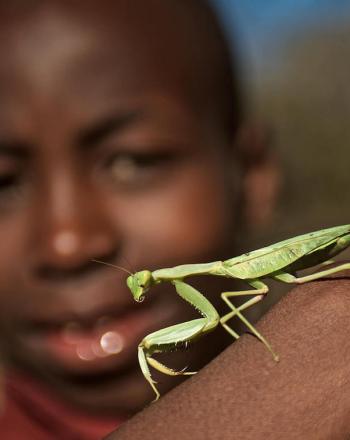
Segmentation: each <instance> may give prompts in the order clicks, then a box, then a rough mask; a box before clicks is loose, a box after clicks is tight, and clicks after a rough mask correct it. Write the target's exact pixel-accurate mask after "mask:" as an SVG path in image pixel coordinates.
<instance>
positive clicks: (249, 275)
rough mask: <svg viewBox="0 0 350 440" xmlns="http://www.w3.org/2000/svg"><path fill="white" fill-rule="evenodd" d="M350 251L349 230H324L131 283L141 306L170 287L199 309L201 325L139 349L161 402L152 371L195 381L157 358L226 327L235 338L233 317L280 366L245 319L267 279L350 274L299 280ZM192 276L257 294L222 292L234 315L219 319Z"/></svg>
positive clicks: (145, 273) (169, 332) (162, 334)
mask: <svg viewBox="0 0 350 440" xmlns="http://www.w3.org/2000/svg"><path fill="white" fill-rule="evenodd" d="M348 246H350V225H343V226H337V227H333V228H328V229H323V230H320V231H316V232H311V233H309V234H305V235H300V236H297V237H294V238H291V239H289V240H284V241H281V242H279V243H276V244H273V245H271V246H267V247H264V248H261V249H258V250H255V251H253V252H248V253H245V254H243V255H240V256H238V257H234V258H230V259H228V260H225V261H214V262H212V263H206V264H185V265H181V266H176V267H173V268H166V269H159V270H155V271H153V272H151V271H149V270H142V271H140V272H137V273H135V274H132V275H130V276H129V277H128V278H127V285H128V287H129V289H130V290H131V292H132V295H133V297H134V299H135V300H136V301H138V302H141V301H142V300H143V299H144V296H145V293H146V292H147V290H148V289H149V288H150V287H152V286H153V285H155V284H158V283H161V282H164V281H167V282H170V283H172V284H173V285H174V287H175V290H176V292H177V294H178V295H179V296H180V297H181V298H183V299H184V300H185V301H187V302H188V303H190V304H191V305H192V306H194V307H195V308H196V309H197V310H198V312H199V313H200V314H201V315H202V317H201V318H199V319H194V320H192V321H187V322H183V323H180V324H176V325H172V326H170V327H167V328H164V329H162V330H158V331H156V332H153V333H151V334H149V335H147V336H146V337H145V338H144V339H143V340H142V341H141V343H140V344H139V347H138V359H139V363H140V367H141V370H142V373H143V375H144V377H145V379H146V380H147V381H148V383H149V384H150V385H151V387H152V389H153V390H154V392H155V394H156V398H155V400H158V399H159V397H160V394H159V391H158V390H157V388H156V382H155V381H154V380H153V379H152V376H151V372H150V368H149V367H150V366H151V367H153V368H154V369H156V370H158V371H160V372H162V373H164V374H167V375H171V376H176V375H192V374H195V372H191V371H186V370H182V371H175V370H173V369H171V368H169V367H167V366H165V365H163V364H162V363H160V362H159V361H158V360H156V359H154V358H153V357H152V355H153V354H154V353H162V352H167V351H171V350H174V349H177V348H178V347H179V346H182V345H185V346H187V344H188V343H190V342H193V341H195V340H196V339H198V338H199V337H201V336H204V335H205V334H206V333H208V332H210V331H212V330H214V329H215V328H216V327H217V326H218V325H219V324H221V325H222V326H223V327H224V328H225V329H226V330H227V331H228V333H230V334H231V335H232V336H233V338H235V339H238V338H239V335H238V334H237V333H236V332H235V331H234V330H233V329H232V328H230V327H229V325H228V321H229V320H230V319H232V318H233V317H234V316H235V317H237V318H239V319H240V320H241V321H242V322H243V323H244V324H245V325H246V327H247V328H248V329H249V330H250V331H251V332H252V333H253V334H254V335H255V336H256V337H257V338H258V339H259V340H260V341H261V342H262V343H263V344H264V345H265V346H266V347H267V349H268V350H269V351H270V352H271V354H272V356H273V358H274V360H275V361H278V355H277V354H276V353H275V352H274V351H273V349H272V347H271V345H270V344H269V342H268V341H267V340H266V339H265V338H264V336H263V335H261V334H260V332H259V331H258V330H257V329H256V328H255V327H254V326H253V325H252V324H251V323H250V322H249V321H248V320H247V319H246V318H245V317H244V315H243V314H242V313H241V312H243V311H244V310H247V309H248V308H249V307H251V306H253V305H254V304H257V303H258V302H259V301H261V300H262V299H263V298H264V296H265V295H266V294H267V293H268V291H269V288H268V286H267V285H266V284H265V283H264V282H263V281H262V280H264V279H265V278H270V279H274V280H277V281H281V282H283V283H295V284H301V283H307V282H309V281H313V280H317V279H319V278H322V277H325V276H328V275H331V274H334V273H336V272H339V271H341V270H344V269H350V263H344V264H339V265H337V266H335V267H332V268H328V269H324V270H320V271H318V272H316V273H313V274H312V275H307V276H302V277H297V276H296V273H297V272H298V271H299V270H303V269H307V268H310V267H313V266H315V265H318V264H321V263H322V264H323V265H327V264H329V263H331V262H332V261H331V260H330V259H331V258H332V257H333V256H335V255H337V254H339V253H340V252H342V251H343V250H344V249H346V248H347V247H348ZM193 275H214V276H219V277H227V278H236V279H240V280H244V281H246V282H247V284H248V285H249V286H251V287H252V288H253V289H250V290H244V291H234V292H223V293H221V298H222V299H223V300H224V301H225V303H226V304H227V306H228V307H229V309H230V312H228V313H227V314H225V315H224V316H222V317H220V316H219V314H218V312H217V311H216V309H215V308H214V307H213V305H212V304H211V303H210V302H209V301H208V300H207V299H206V298H205V297H204V296H203V295H202V294H201V293H200V292H199V291H198V290H196V289H195V288H193V287H192V286H190V285H189V284H187V283H186V282H184V279H185V278H187V277H189V276H193ZM244 295H248V296H251V297H252V298H250V299H248V301H246V302H245V303H243V304H242V305H240V306H239V307H235V306H234V304H232V302H231V301H230V298H234V297H238V296H244Z"/></svg>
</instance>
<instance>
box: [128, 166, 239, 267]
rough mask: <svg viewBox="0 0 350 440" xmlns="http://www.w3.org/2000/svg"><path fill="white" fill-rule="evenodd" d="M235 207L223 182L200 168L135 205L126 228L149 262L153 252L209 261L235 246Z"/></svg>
mask: <svg viewBox="0 0 350 440" xmlns="http://www.w3.org/2000/svg"><path fill="white" fill-rule="evenodd" d="M199 171H202V172H199ZM234 205H235V203H234V201H233V200H230V198H229V196H228V194H227V189H226V188H225V185H224V183H223V179H222V178H221V177H220V176H219V175H218V174H215V173H214V172H213V170H208V169H202V170H198V171H197V173H195V172H194V173H192V174H189V175H188V176H183V178H182V179H178V180H177V181H176V182H174V184H173V185H172V186H171V185H169V186H168V188H165V189H164V190H162V191H154V192H150V193H149V194H148V195H147V194H145V195H144V197H143V198H140V199H139V200H138V203H137V204H135V205H134V206H133V205H132V204H131V205H130V206H129V207H128V210H129V214H128V215H125V219H129V221H128V222H127V224H126V225H125V228H126V229H127V230H128V237H129V239H130V242H131V243H133V246H132V247H133V248H134V249H135V248H136V247H137V248H138V251H139V252H140V251H141V249H143V252H144V250H145V249H147V252H148V258H149V259H151V255H150V254H153V255H155V254H157V255H158V257H159V260H161V258H163V259H165V261H167V260H169V259H172V260H176V259H178V263H181V262H183V263H184V262H189V261H188V259H195V258H202V259H203V258H210V256H215V254H216V253H218V252H220V249H222V248H223V246H224V245H225V246H226V245H227V242H228V241H230V240H232V242H233V238H234V216H235V213H234V212H233V206H234ZM131 211H134V212H133V213H132V212H131ZM145 259H147V257H146V258H145ZM186 259H187V261H184V260H186ZM160 263H161V261H160Z"/></svg>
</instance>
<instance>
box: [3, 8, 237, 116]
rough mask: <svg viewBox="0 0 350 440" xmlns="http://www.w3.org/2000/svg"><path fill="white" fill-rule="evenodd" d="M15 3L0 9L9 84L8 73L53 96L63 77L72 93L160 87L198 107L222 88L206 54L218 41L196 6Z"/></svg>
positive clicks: (217, 70)
mask: <svg viewBox="0 0 350 440" xmlns="http://www.w3.org/2000/svg"><path fill="white" fill-rule="evenodd" d="M22 1H23V5H24V6H23V7H22V6H19V5H20V3H21V1H19V2H18V3H17V2H16V3H17V7H13V8H11V7H8V6H5V5H4V4H3V5H1V3H0V29H2V30H0V35H1V34H2V35H3V38H1V40H2V41H3V43H2V44H1V40H0V56H1V54H2V57H3V58H4V57H5V58H13V59H14V63H13V65H14V69H12V70H11V68H10V71H9V74H8V75H7V76H9V77H10V78H11V77H12V75H13V70H15V71H17V72H20V74H22V75H27V77H28V76H29V77H31V78H30V79H32V80H36V83H37V84H38V86H39V87H40V89H41V90H43V87H44V86H45V84H46V83H47V84H48V86H49V87H50V86H51V88H52V84H54V86H55V88H56V90H57V91H58V92H59V88H60V85H61V86H62V87H63V88H64V87H65V88H67V78H68V79H69V81H71V82H72V87H74V83H76V82H77V81H78V82H80V81H82V86H83V83H84V82H86V83H87V84H89V82H90V81H92V82H93V81H95V79H96V77H98V76H100V77H101V79H102V80H103V81H105V83H106V87H107V84H108V83H109V84H110V85H112V86H113V87H115V86H116V87H118V86H119V87H121V88H127V87H128V86H130V87H133V88H134V90H135V91H136V90H137V89H138V88H140V89H143V90H144V89H145V87H146V86H147V87H150V88H152V87H158V88H159V87H166V88H168V89H172V91H175V93H180V94H182V95H183V96H184V97H186V99H188V98H189V99H191V101H192V102H194V103H195V105H198V106H199V107H201V106H202V102H201V101H202V99H203V100H204V101H206V102H208V94H213V97H214V95H215V94H216V93H217V89H216V87H217V84H220V86H221V85H222V81H220V79H222V78H221V75H222V72H220V69H219V68H218V65H217V62H216V60H213V62H210V55H208V54H209V53H210V52H211V51H212V52H213V53H214V52H215V56H217V53H216V52H217V51H215V50H211V49H216V48H217V44H216V43H217V41H215V39H217V36H216V35H215V32H213V30H212V29H211V30H210V26H208V20H207V18H208V17H207V16H208V14H204V19H200V17H199V18H198V16H197V15H196V13H197V14H198V12H200V10H201V8H200V7H199V6H198V5H200V3H201V0H142V1H141V0H139V1H127V0H113V1H112V0H104V1H102V2H101V1H97V0H86V1H84V0H71V1H68V0H45V1H41V0H39V1H36V2H33V3H31V4H32V5H34V4H36V5H37V6H36V7H33V8H32V9H30V8H28V7H25V5H26V1H25V0H22ZM6 9H7V11H6ZM4 12H8V13H4ZM4 34H5V35H4ZM9 35H10V38H9ZM11 36H12V38H11ZM9 41H12V45H11V43H10V44H9ZM5 42H6V44H5ZM212 43H213V44H212ZM211 46H213V47H212V48H211ZM225 55H226V54H225ZM220 56H221V55H219V57H220ZM5 64H6V65H8V66H11V63H3V66H4V65H5ZM1 70H3V69H1V68H0V75H1ZM216 76H217V77H216ZM62 79H63V82H62ZM228 81H231V78H229V79H228ZM0 82H1V76H0ZM60 82H61V84H59V83H60ZM112 83H113V84H112ZM0 89H1V84H0ZM210 89H212V90H210ZM96 93H98V91H97V90H96ZM107 93H108V92H107ZM214 99H216V97H214Z"/></svg>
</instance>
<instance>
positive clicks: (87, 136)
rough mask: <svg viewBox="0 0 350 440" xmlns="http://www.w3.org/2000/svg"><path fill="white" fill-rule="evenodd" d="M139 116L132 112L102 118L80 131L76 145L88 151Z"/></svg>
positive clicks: (138, 113)
mask: <svg viewBox="0 0 350 440" xmlns="http://www.w3.org/2000/svg"><path fill="white" fill-rule="evenodd" d="M140 116H141V112H140V111H134V112H128V113H123V114H121V113H116V114H114V115H112V116H107V117H105V118H102V119H100V120H99V121H97V122H96V123H95V124H93V125H92V126H90V127H89V128H86V129H83V130H81V132H80V134H78V137H77V145H78V146H79V147H81V148H83V149H90V148H92V147H94V146H95V145H96V144H98V142H100V141H101V140H103V139H104V138H106V137H107V136H108V135H110V134H111V133H113V132H114V131H117V130H120V129H122V128H124V127H125V126H126V125H128V124H130V123H131V122H133V121H134V120H135V119H138V118H139V117H140Z"/></svg>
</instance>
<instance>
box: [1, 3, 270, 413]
mask: <svg viewBox="0 0 350 440" xmlns="http://www.w3.org/2000/svg"><path fill="white" fill-rule="evenodd" d="M113 3H114V6H111V4H113ZM130 3H132V2H112V3H111V4H109V2H107V3H106V8H100V7H98V6H97V2H96V3H95V2H88V6H87V7H86V8H82V3H80V2H79V1H77V2H70V3H69V5H66V4H65V2H57V4H56V2H46V7H41V8H40V7H39V8H38V9H37V10H35V8H33V9H28V12H27V13H25V12H23V13H13V12H8V11H7V10H6V7H5V6H1V5H0V6H1V8H4V10H3V11H1V13H0V17H1V25H0V29H1V31H0V53H1V58H2V60H6V62H3V63H1V66H0V103H1V104H0V242H1V254H0V279H1V283H0V301H1V307H0V323H1V324H0V325H1V337H2V343H3V350H4V358H5V360H6V361H7V363H8V364H9V366H10V369H13V368H16V369H17V370H19V371H21V372H25V373H26V374H29V375H32V376H33V377H40V381H42V382H43V383H45V384H46V385H47V386H48V387H49V388H50V389H51V390H53V391H54V392H56V393H57V395H58V396H60V397H61V398H63V399H64V400H65V401H66V402H69V403H72V404H74V405H76V406H78V407H82V408H85V409H87V410H89V411H92V412H103V413H108V414H115V413H116V412H117V413H119V414H125V415H129V414H132V413H134V412H135V411H137V410H138V409H139V408H141V407H143V406H144V405H145V404H146V403H147V402H149V401H150V400H151V399H152V398H153V395H152V392H151V390H150V389H149V386H148V385H147V384H146V383H145V381H144V379H143V377H142V375H141V373H140V370H139V366H138V363H137V357H136V347H137V344H138V342H139V341H140V340H141V339H142V337H143V336H145V334H146V333H149V332H151V331H154V330H157V329H159V328H162V327H164V326H165V325H168V324H171V323H176V322H180V321H184V320H186V318H187V317H189V316H193V315H191V313H192V311H191V310H190V308H188V307H186V306H184V305H183V303H182V302H181V301H179V300H178V299H177V298H176V295H174V293H173V292H171V288H168V287H166V286H162V289H159V290H158V293H155V294H154V296H153V297H152V300H150V301H149V302H148V303H145V304H143V306H142V312H141V311H139V310H141V309H140V308H139V309H137V312H136V309H135V307H137V306H136V305H135V304H134V303H133V301H132V298H131V295H130V292H129V291H128V290H127V289H126V285H125V274H124V273H123V272H122V271H118V270H113V269H111V268H108V267H105V266H102V265H98V264H96V263H94V262H92V261H91V260H92V259H98V260H103V261H105V262H108V263H111V264H118V265H122V266H128V265H129V263H128V262H130V265H132V268H131V267H129V268H130V269H132V270H139V269H144V268H147V269H151V270H152V269H155V268H159V267H164V266H173V265H176V264H180V263H184V262H200V261H210V260H212V259H217V258H226V257H228V256H232V255H233V254H234V252H235V247H234V243H235V235H236V234H237V233H238V225H239V222H240V218H241V212H239V211H237V204H238V201H239V200H240V201H242V200H244V201H245V207H246V208H247V211H249V213H250V215H251V216H252V217H254V210H256V211H257V212H259V204H257V203H256V200H260V201H261V203H262V204H264V185H261V181H262V180H263V181H264V179H266V181H267V180H268V179H269V177H270V172H271V167H270V162H269V158H268V157H266V160H265V159H264V155H262V156H261V151H262V150H260V155H259V161H257V162H256V163H255V162H254V161H253V162H252V163H249V165H246V166H245V167H244V168H242V167H241V171H242V175H243V176H244V182H245V185H244V186H243V185H242V180H240V178H238V176H237V173H234V172H232V170H233V169H235V168H234V166H236V167H239V166H240V165H239V163H238V161H237V158H236V155H235V149H234V148H233V144H234V142H235V141H236V139H237V136H236V135H237V131H235V132H234V133H233V132H229V131H228V130H227V120H226V121H225V117H223V115H222V108H224V107H225V105H226V104H225V105H224V104H223V105H222V108H221V107H220V106H219V105H218V98H217V95H216V94H215V93H214V92H213V91H214V89H215V88H214V87H213V84H212V83H211V82H210V81H209V80H208V75H206V80H205V81H204V80H203V83H201V82H200V81H198V77H197V76H198V75H196V74H195V72H198V71H201V70H203V71H204V69H207V68H208V66H207V64H202V63H204V58H203V60H201V58H200V57H199V58H198V59H197V62H198V65H197V66H196V69H197V70H196V69H193V68H192V67H191V68H190V67H189V66H190V63H189V60H191V59H192V56H193V55H194V53H192V52H187V50H188V49H187V46H188V37H189V36H191V27H190V26H188V25H186V24H185V23H187V19H186V20H185V19H184V17H186V14H183V11H181V10H178V9H177V7H176V8H174V6H173V4H172V2H169V4H168V3H167V2H164V1H163V0H162V1H160V0H153V1H151V2H149V4H147V5H146V4H145V3H144V2H140V4H138V5H137V8H136V7H134V6H132V5H131V4H130ZM170 4H171V5H172V6H170ZM173 8H174V9H173ZM150 11H151V12H152V22H149V21H146V20H145V19H144V17H145V16H147V14H149V13H150ZM182 20H185V21H182ZM181 25H183V26H184V29H187V33H185V34H186V38H184V37H183V34H182V33H180V34H179V32H178V30H179V28H181ZM186 26H188V27H187V28H186ZM145 35H146V36H148V38H145ZM159 35H162V38H159ZM192 37H194V34H193V33H192ZM67 43H69V44H67ZM193 50H194V49H193ZM160 67H161V68H160ZM207 81H209V83H210V84H209V83H207ZM208 93H209V95H208ZM210 93H213V94H212V95H210ZM208 103H209V104H208ZM237 110H238V109H237ZM226 119H227V118H226ZM223 121H224V122H223ZM235 125H237V121H236V120H232V126H235ZM261 157H263V159H261ZM257 175H258V176H260V179H256V176H257ZM261 177H262V180H261ZM250 180H251V184H250V183H249V182H250ZM254 182H256V184H255V183H254ZM266 187H269V188H271V186H269V185H266ZM244 188H249V192H248V191H247V193H246V192H245V190H244ZM270 195H271V194H270V193H269V194H268V195H267V197H270ZM259 196H260V197H259ZM253 201H254V203H253ZM265 207H266V204H265ZM220 282H221V281H216V284H215V285H214V284H213V285H211V281H209V282H205V292H206V293H208V295H213V294H214V293H215V294H216V295H215V297H216V298H217V301H219V296H218V295H217V292H218V291H222V290H225V289H227V285H226V288H225V287H224V285H221V284H218V283H220ZM230 286H232V284H231V285H230ZM198 287H201V286H200V285H198ZM202 287H203V286H202ZM106 320H107V321H108V322H109V321H111V322H112V321H113V322H114V321H117V322H119V324H113V325H117V326H119V327H118V328H124V330H123V331H122V330H120V331H121V332H122V333H123V332H124V333H123V338H124V339H125V341H124V346H123V347H122V350H121V352H120V353H118V355H116V354H114V355H108V356H105V357H103V358H102V360H101V359H100V360H99V359H97V358H94V360H93V361H86V362H85V361H84V360H81V358H80V357H78V356H76V359H75V358H74V359H73V360H72V356H71V355H70V358H69V361H67V362H66V361H65V358H63V359H62V357H60V356H59V357H57V356H56V355H55V353H56V351H57V350H56V349H55V350H56V351H52V350H51V348H50V347H51V345H52V344H51V342H52V339H55V338H56V339H57V334H58V333H59V334H61V333H62V331H63V330H69V331H71V330H70V327H69V326H70V325H71V324H72V323H73V325H74V326H75V328H76V327H78V331H79V332H82V331H85V332H90V333H91V332H92V329H95V328H96V327H97V326H98V325H100V326H105V327H106V328H108V325H109V324H108V325H107V324H105V321H106ZM123 320H125V322H124V321H123ZM102 321H103V322H102ZM121 321H123V322H122V323H121ZM101 322H102V323H101ZM111 325H112V324H111ZM125 326H129V327H128V328H129V330H125ZM94 331H95V330H94ZM96 331H97V330H96ZM52 335H54V336H52ZM216 336H217V337H218V341H220V342H217V341H216V342H215V343H214V339H210V338H209V339H206V340H205V341H204V345H201V344H198V345H197V347H196V348H195V349H193V350H191V351H190V352H188V353H185V355H181V354H180V355H177V354H176V355H174V356H173V357H172V358H171V359H172V365H173V366H174V367H175V368H183V366H185V365H187V364H190V365H191V367H194V368H199V367H200V366H201V365H203V364H204V363H205V362H207V361H208V360H209V359H210V358H211V357H212V356H214V355H215V354H216V353H217V352H218V351H219V350H221V349H222V348H223V347H224V346H225V345H226V344H227V343H228V342H229V341H230V339H229V338H228V337H227V336H223V337H220V332H216ZM60 338H61V336H60ZM212 338H214V336H212ZM48 339H50V341H51V342H50V344H51V345H49V348H48V345H47V344H46V342H47V340H48ZM61 339H62V338H61ZM61 339H60V341H61ZM210 340H212V341H213V343H208V341H210ZM61 345H62V344H61ZM56 346H57V344H56V345H55V347H56ZM60 347H61V346H60ZM203 347H205V350H204V349H203ZM208 347H212V349H210V348H208ZM66 348H67V347H65V349H66ZM60 350H61V348H60ZM61 351H62V350H61ZM203 353H204V355H203ZM87 383H88V384H89V385H86V384H87ZM174 383H175V382H174V379H173V378H170V379H168V378H165V379H164V378H162V384H163V385H162V392H163V393H164V392H165V391H166V390H167V389H169V388H170V387H171V386H172V385H173V384H174Z"/></svg>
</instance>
